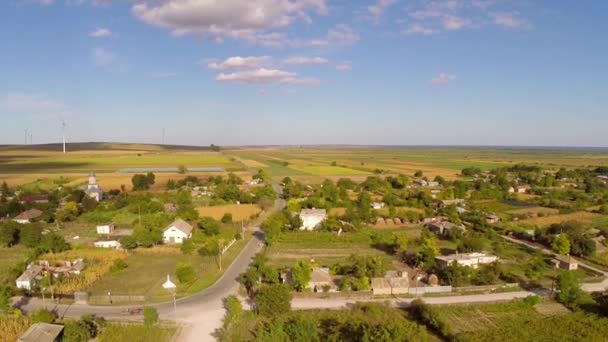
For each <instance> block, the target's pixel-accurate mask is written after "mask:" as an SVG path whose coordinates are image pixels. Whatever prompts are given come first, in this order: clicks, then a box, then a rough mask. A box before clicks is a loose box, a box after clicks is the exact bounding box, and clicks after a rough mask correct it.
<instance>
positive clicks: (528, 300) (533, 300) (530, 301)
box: [524, 296, 541, 306]
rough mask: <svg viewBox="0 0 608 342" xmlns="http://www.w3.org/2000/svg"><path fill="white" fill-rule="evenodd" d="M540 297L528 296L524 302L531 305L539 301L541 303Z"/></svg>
mask: <svg viewBox="0 0 608 342" xmlns="http://www.w3.org/2000/svg"><path fill="white" fill-rule="evenodd" d="M540 300H541V299H540V297H539V296H528V297H526V298H524V303H526V305H529V306H534V305H536V304H538V303H540Z"/></svg>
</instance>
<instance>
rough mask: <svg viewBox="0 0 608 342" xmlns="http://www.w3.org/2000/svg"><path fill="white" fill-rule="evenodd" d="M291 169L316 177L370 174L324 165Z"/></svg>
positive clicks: (293, 167)
mask: <svg viewBox="0 0 608 342" xmlns="http://www.w3.org/2000/svg"><path fill="white" fill-rule="evenodd" d="M290 168H292V169H294V170H298V171H302V172H306V173H310V174H312V175H316V176H332V175H334V176H350V175H366V174H369V172H366V171H361V170H354V169H348V168H345V167H339V166H322V165H317V166H313V165H309V166H290Z"/></svg>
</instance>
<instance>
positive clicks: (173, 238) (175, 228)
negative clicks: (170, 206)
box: [163, 219, 192, 243]
mask: <svg viewBox="0 0 608 342" xmlns="http://www.w3.org/2000/svg"><path fill="white" fill-rule="evenodd" d="M191 237H192V226H191V225H190V224H189V223H188V222H186V221H184V220H182V219H177V220H175V221H173V222H172V223H171V224H170V225H168V226H167V228H165V230H164V231H163V242H164V243H182V242H184V240H185V239H189V238H191Z"/></svg>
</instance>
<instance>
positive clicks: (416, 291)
mask: <svg viewBox="0 0 608 342" xmlns="http://www.w3.org/2000/svg"><path fill="white" fill-rule="evenodd" d="M450 292H452V286H424V287H410V288H409V289H408V293H409V294H412V295H416V296H419V295H423V294H427V293H450Z"/></svg>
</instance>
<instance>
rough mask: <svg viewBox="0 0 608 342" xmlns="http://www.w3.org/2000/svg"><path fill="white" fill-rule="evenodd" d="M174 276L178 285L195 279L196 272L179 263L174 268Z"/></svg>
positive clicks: (186, 264)
mask: <svg viewBox="0 0 608 342" xmlns="http://www.w3.org/2000/svg"><path fill="white" fill-rule="evenodd" d="M175 275H176V276H177V280H179V282H180V283H182V284H183V283H189V282H191V281H192V280H194V278H195V277H196V271H195V270H194V267H192V265H190V264H189V263H186V262H180V263H178V264H177V266H176V267H175Z"/></svg>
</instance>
